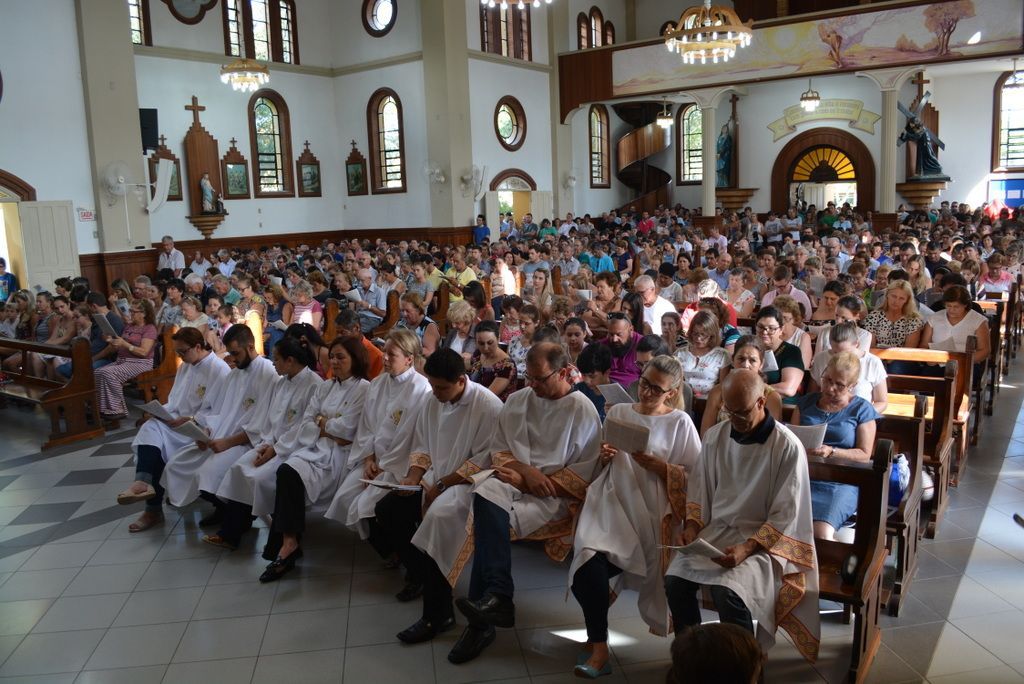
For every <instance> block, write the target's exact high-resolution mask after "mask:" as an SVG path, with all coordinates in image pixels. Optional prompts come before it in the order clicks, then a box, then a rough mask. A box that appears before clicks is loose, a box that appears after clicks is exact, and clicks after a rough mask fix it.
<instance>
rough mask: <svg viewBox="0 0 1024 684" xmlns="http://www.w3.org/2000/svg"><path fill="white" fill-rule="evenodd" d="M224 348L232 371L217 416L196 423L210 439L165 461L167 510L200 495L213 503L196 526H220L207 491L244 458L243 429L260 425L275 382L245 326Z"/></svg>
mask: <svg viewBox="0 0 1024 684" xmlns="http://www.w3.org/2000/svg"><path fill="white" fill-rule="evenodd" d="M224 346H225V348H226V349H227V352H228V356H230V357H231V359H232V361H233V363H234V366H235V367H234V369H232V371H231V372H230V373H228V374H227V376H226V377H225V378H224V380H223V382H222V385H223V388H222V390H221V392H220V401H219V402H218V405H217V407H216V411H215V412H214V413H212V414H210V415H207V416H199V417H197V418H198V420H196V422H197V423H198V424H199V426H200V427H201V428H203V429H204V430H205V431H206V432H207V434H208V435H209V436H210V439H209V440H207V441H203V442H200V441H197V442H195V443H194V444H192V445H190V446H187V447H185V448H184V449H181V450H180V451H178V452H177V453H175V454H174V455H172V456H171V457H170V458H168V459H167V465H166V467H165V468H164V473H163V479H162V481H161V484H163V486H164V488H165V489H166V490H167V500H168V501H169V502H170V503H171V505H172V506H177V507H179V508H180V507H182V506H187V505H188V504H190V503H192V502H193V501H195V499H196V497H198V496H199V495H200V492H203V498H204V499H206V500H208V501H210V503H213V504H214V509H215V510H214V512H213V513H212V514H211V515H209V516H207V517H206V518H204V519H203V520H201V521H200V523H199V524H200V525H214V524H217V523H219V522H220V509H219V505H220V502H219V501H218V500H217V497H216V496H214V495H213V494H212V492H216V491H217V487H218V486H219V485H220V481H221V479H222V478H223V477H224V473H226V472H227V470H228V468H230V467H231V466H232V464H234V462H235V461H237V460H238V459H239V457H241V455H242V454H243V453H245V449H244V448H243V447H248V445H249V433H248V432H247V430H255V429H257V428H258V426H259V425H261V424H262V422H263V421H264V420H265V418H266V412H267V409H268V407H269V400H270V395H271V391H272V390H273V388H274V386H275V385H274V381H275V380H276V379H277V371H275V370H274V364H273V363H272V362H271V361H270V360H269V359H267V358H266V357H263V356H259V355H257V354H256V346H255V340H254V338H253V335H252V331H251V330H250V329H249V327H248V326H245V325H233V326H231V328H230V329H229V330H228V331H227V333H225V335H224Z"/></svg>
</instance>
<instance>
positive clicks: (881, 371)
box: [811, 348, 889, 403]
mask: <svg viewBox="0 0 1024 684" xmlns="http://www.w3.org/2000/svg"><path fill="white" fill-rule="evenodd" d="M834 353H835V352H834V351H833V350H832V349H831V348H829V349H826V350H825V351H820V352H818V353H817V354H815V355H814V360H813V361H811V377H812V378H814V381H815V382H816V383H818V385H821V374H822V373H824V372H825V368H826V367H828V361H829V359H831V358H832V354H834ZM888 377H889V374H888V373H886V372H885V366H884V365H883V364H882V360H881V359H880V358H878V357H877V356H875V355H874V354H870V353H868V354H864V356H862V357H860V377H859V378H858V379H857V387H856V388H855V389H854V391H853V393H854V394H856V395H857V396H858V397H861V398H862V399H864V400H865V401H867V402H868V403H871V401H872V399H871V393H872V392H873V391H874V389H875V387H876V386H877V385H878V384H879V383H883V382H885V380H886V378H888Z"/></svg>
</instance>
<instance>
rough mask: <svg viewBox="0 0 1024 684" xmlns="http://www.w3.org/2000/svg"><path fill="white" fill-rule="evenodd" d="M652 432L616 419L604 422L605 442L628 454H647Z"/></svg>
mask: <svg viewBox="0 0 1024 684" xmlns="http://www.w3.org/2000/svg"><path fill="white" fill-rule="evenodd" d="M650 439H651V431H650V430H648V429H647V428H646V427H644V426H642V425H632V424H630V423H624V422H621V421H618V420H615V419H614V418H609V419H607V420H606V421H605V422H604V441H606V442H608V443H609V444H611V445H612V446H613V447H615V448H616V449H621V450H622V451H625V452H626V453H627V454H635V453H637V452H640V453H647V443H648V442H649V441H650Z"/></svg>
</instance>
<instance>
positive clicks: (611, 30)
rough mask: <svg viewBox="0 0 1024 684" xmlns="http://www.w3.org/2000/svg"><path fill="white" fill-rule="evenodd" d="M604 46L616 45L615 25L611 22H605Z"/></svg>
mask: <svg viewBox="0 0 1024 684" xmlns="http://www.w3.org/2000/svg"><path fill="white" fill-rule="evenodd" d="M604 44H605V45H615V24H613V23H612V22H610V21H606V22H604Z"/></svg>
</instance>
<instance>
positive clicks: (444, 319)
mask: <svg viewBox="0 0 1024 684" xmlns="http://www.w3.org/2000/svg"><path fill="white" fill-rule="evenodd" d="M434 301H436V302H437V308H436V309H434V313H433V315H431V317H430V318H431V319H432V320H433V321H434V323H436V324H437V329H438V331H439V332H440V333H441V338H442V339H443V338H444V336H445V333H446V332H447V331H448V305H449V304H450V303H451V302H449V301H448V283H446V282H443V283H441V288H440V289H439V290H438V291H437V292H435V293H434Z"/></svg>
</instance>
